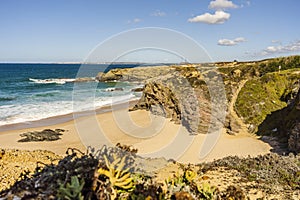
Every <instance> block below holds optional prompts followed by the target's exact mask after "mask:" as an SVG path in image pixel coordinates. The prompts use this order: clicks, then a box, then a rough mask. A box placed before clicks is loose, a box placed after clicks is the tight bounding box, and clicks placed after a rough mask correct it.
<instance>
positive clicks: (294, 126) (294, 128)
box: [286, 89, 300, 153]
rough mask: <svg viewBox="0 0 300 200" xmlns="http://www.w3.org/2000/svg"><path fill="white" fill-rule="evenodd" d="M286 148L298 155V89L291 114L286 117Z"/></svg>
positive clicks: (299, 100) (299, 130) (299, 115)
mask: <svg viewBox="0 0 300 200" xmlns="http://www.w3.org/2000/svg"><path fill="white" fill-rule="evenodd" d="M286 124H287V131H288V147H289V150H290V151H292V152H295V153H300V89H299V91H298V94H297V97H296V99H295V102H294V105H293V108H292V110H291V112H290V113H289V114H288V115H287V122H286Z"/></svg>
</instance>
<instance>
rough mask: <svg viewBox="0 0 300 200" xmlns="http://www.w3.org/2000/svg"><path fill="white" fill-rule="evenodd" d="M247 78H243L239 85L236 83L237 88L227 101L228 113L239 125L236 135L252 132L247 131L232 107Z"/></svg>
mask: <svg viewBox="0 0 300 200" xmlns="http://www.w3.org/2000/svg"><path fill="white" fill-rule="evenodd" d="M247 81H248V79H245V80H242V81H241V82H240V83H239V85H238V88H237V90H236V91H235V92H234V94H233V95H232V98H231V101H230V103H229V106H228V110H229V113H230V114H231V116H232V117H233V118H234V119H235V120H236V122H237V123H238V124H239V125H240V127H241V128H240V131H239V133H238V135H247V136H249V135H252V136H253V134H250V133H249V131H248V128H247V125H246V124H245V123H244V122H243V120H242V119H241V118H240V117H239V116H238V114H237V113H236V112H235V109H234V105H235V103H236V100H237V98H238V96H239V93H240V91H241V90H242V88H243V87H244V85H245V84H246V83H247Z"/></svg>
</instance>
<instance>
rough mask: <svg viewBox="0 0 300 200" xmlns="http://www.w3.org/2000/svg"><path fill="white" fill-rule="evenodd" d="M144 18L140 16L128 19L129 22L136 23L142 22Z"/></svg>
mask: <svg viewBox="0 0 300 200" xmlns="http://www.w3.org/2000/svg"><path fill="white" fill-rule="evenodd" d="M141 21H142V20H141V19H140V18H134V19H133V20H128V21H127V24H136V23H139V22H141Z"/></svg>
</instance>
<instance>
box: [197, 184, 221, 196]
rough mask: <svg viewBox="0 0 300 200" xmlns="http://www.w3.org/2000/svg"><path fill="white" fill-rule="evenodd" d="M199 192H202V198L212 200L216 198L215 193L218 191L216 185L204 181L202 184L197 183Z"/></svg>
mask: <svg viewBox="0 0 300 200" xmlns="http://www.w3.org/2000/svg"><path fill="white" fill-rule="evenodd" d="M197 189H198V192H199V193H200V197H201V199H205V200H212V199H214V196H215V193H216V191H217V188H216V187H213V186H211V185H209V184H208V183H203V184H202V186H199V185H197Z"/></svg>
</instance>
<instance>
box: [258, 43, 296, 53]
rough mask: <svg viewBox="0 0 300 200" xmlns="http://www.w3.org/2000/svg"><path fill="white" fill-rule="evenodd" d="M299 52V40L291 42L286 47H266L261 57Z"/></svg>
mask: <svg viewBox="0 0 300 200" xmlns="http://www.w3.org/2000/svg"><path fill="white" fill-rule="evenodd" d="M297 51H300V40H297V41H294V42H291V43H290V44H287V45H281V44H280V45H277V46H268V47H267V48H266V49H264V50H263V51H262V55H270V54H275V53H288V52H297Z"/></svg>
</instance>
